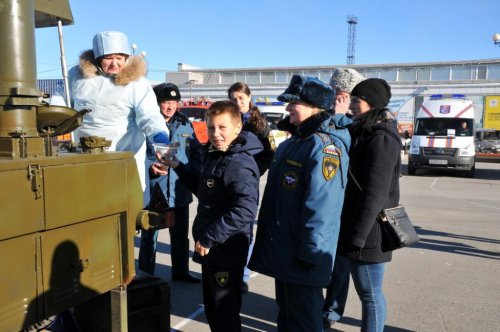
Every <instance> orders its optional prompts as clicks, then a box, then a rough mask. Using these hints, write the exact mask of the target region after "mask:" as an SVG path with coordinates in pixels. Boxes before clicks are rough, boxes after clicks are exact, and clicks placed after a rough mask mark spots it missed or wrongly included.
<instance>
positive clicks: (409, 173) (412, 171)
mask: <svg viewBox="0 0 500 332" xmlns="http://www.w3.org/2000/svg"><path fill="white" fill-rule="evenodd" d="M415 171H416V169H415V167H412V166H408V175H415Z"/></svg>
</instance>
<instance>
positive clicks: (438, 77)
mask: <svg viewBox="0 0 500 332" xmlns="http://www.w3.org/2000/svg"><path fill="white" fill-rule="evenodd" d="M449 80H450V67H434V68H432V69H431V81H449Z"/></svg>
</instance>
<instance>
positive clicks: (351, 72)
mask: <svg viewBox="0 0 500 332" xmlns="http://www.w3.org/2000/svg"><path fill="white" fill-rule="evenodd" d="M364 79H365V78H364V77H363V75H361V74H360V73H359V72H357V71H356V70H355V69H352V68H335V69H334V71H333V73H332V78H330V86H331V87H332V89H337V90H340V91H344V92H347V93H349V94H350V93H351V91H352V89H354V87H355V86H356V85H357V84H358V83H359V82H361V81H363V80H364Z"/></svg>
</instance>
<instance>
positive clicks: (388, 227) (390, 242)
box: [348, 167, 420, 251]
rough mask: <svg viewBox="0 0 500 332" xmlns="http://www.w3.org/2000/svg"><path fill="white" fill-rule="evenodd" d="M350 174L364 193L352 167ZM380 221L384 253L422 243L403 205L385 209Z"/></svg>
mask: <svg viewBox="0 0 500 332" xmlns="http://www.w3.org/2000/svg"><path fill="white" fill-rule="evenodd" d="M348 172H349V175H350V176H351V179H352V180H353V181H354V184H355V185H356V187H358V189H359V190H360V191H361V192H362V191H363V188H361V185H360V184H359V183H358V181H357V180H356V178H355V177H354V174H352V172H351V168H350V167H349V169H348ZM378 221H379V222H380V228H381V229H382V251H393V250H396V249H401V248H404V247H407V246H410V245H412V244H415V243H417V242H418V241H420V238H419V237H418V235H417V232H416V231H415V227H413V224H412V222H411V219H410V217H409V216H408V214H407V213H406V211H405V208H404V207H403V206H401V205H400V206H398V207H395V208H390V209H383V210H382V211H381V212H380V213H379V215H378Z"/></svg>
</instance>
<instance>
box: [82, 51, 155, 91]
mask: <svg viewBox="0 0 500 332" xmlns="http://www.w3.org/2000/svg"><path fill="white" fill-rule="evenodd" d="M80 71H81V72H82V75H83V77H85V78H91V77H95V76H97V75H99V73H100V71H99V68H98V67H97V65H96V60H95V58H94V52H93V51H92V50H87V51H84V52H83V53H82V54H81V55H80ZM147 71H148V68H147V64H146V61H144V58H143V57H142V56H134V55H132V56H130V57H129V58H128V60H127V63H126V65H125V67H123V69H122V70H121V71H120V72H119V73H118V74H117V75H116V76H115V78H114V82H115V84H116V85H121V86H125V85H127V84H129V83H130V82H133V81H135V80H137V79H139V78H140V77H143V76H146V73H147Z"/></svg>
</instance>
